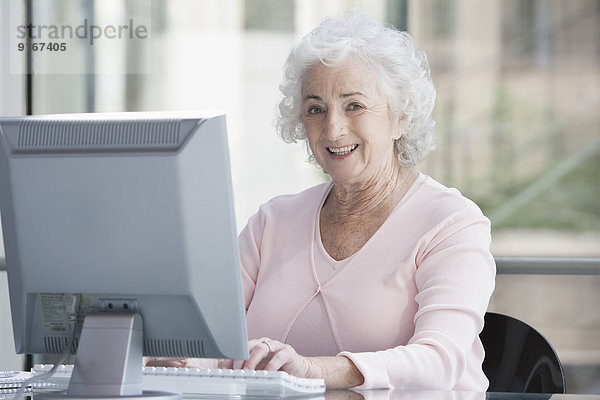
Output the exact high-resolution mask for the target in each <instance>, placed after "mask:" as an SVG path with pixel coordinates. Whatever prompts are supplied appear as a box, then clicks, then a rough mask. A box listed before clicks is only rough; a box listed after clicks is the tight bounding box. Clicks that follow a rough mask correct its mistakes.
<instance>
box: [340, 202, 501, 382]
mask: <svg viewBox="0 0 600 400" xmlns="http://www.w3.org/2000/svg"><path fill="white" fill-rule="evenodd" d="M420 243H421V247H420V248H419V250H418V253H417V257H416V260H415V263H416V266H417V270H416V273H415V283H416V285H417V289H418V294H417V296H416V301H417V304H418V311H417V313H416V314H415V317H414V322H415V331H414V335H413V336H412V338H411V339H410V340H409V342H408V344H407V345H403V346H398V347H394V348H391V349H386V350H382V351H377V352H365V353H350V352H342V353H340V355H343V356H346V357H348V358H350V359H351V360H352V361H353V362H354V364H355V365H356V366H357V367H358V368H359V370H360V371H361V372H362V374H363V375H364V378H365V382H364V384H363V385H362V386H361V387H360V388H364V389H367V388H392V387H395V388H403V389H410V388H419V389H426V388H430V389H445V390H450V389H452V390H461V387H460V385H457V382H459V381H460V382H461V383H462V384H463V385H466V386H467V387H468V388H471V389H472V388H473V387H479V388H480V390H481V391H485V390H486V389H487V381H486V379H485V376H483V375H482V372H481V360H483V349H482V347H481V344H480V343H479V340H478V338H477V335H478V334H479V332H480V331H481V329H482V327H483V315H484V314H485V311H486V308H487V305H488V301H489V298H490V296H491V293H492V291H493V289H494V276H495V263H494V260H493V258H492V256H491V254H490V252H489V244H490V224H489V221H488V219H487V218H485V217H484V216H483V215H482V214H481V212H480V211H479V210H478V209H476V208H475V207H468V208H466V209H463V210H462V211H460V212H457V213H455V214H453V215H451V216H449V217H448V218H446V219H445V220H444V221H443V222H442V223H440V224H439V225H438V226H437V227H436V228H435V229H433V230H432V231H430V232H429V233H428V235H426V236H425V237H423V238H422V240H421V241H420ZM469 358H471V359H469ZM472 358H475V359H472Z"/></svg>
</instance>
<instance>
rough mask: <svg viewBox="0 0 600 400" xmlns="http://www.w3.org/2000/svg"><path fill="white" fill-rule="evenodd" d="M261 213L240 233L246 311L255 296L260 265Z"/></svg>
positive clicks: (254, 216)
mask: <svg viewBox="0 0 600 400" xmlns="http://www.w3.org/2000/svg"><path fill="white" fill-rule="evenodd" d="M261 215H262V214H261V213H260V212H258V213H256V214H254V215H253V216H252V217H250V219H249V220H248V224H246V226H245V227H244V229H243V230H242V232H241V233H240V235H239V246H240V262H241V265H242V287H243V290H244V302H245V305H246V311H248V307H249V306H250V303H251V302H252V298H253V297H254V289H255V288H256V280H257V277H258V270H259V267H260V242H261V239H262V234H263V229H262V227H263V225H264V224H263V223H262V222H261V219H262V218H261Z"/></svg>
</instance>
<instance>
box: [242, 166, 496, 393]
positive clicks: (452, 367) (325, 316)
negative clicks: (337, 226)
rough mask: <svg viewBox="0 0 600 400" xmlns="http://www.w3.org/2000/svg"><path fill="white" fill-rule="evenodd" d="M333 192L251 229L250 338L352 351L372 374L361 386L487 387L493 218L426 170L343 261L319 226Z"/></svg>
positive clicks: (289, 204) (277, 208)
mask: <svg viewBox="0 0 600 400" xmlns="http://www.w3.org/2000/svg"><path fill="white" fill-rule="evenodd" d="M331 187H332V182H331V181H330V182H328V183H325V184H321V185H318V186H315V187H312V188H310V189H308V190H306V191H304V192H301V193H299V194H296V195H286V196H279V197H276V198H274V199H272V200H271V201H269V202H268V203H267V204H264V205H263V206H261V207H260V210H259V211H258V213H257V214H255V215H254V216H252V217H251V218H250V220H249V222H248V225H247V226H246V227H245V228H244V230H243V231H242V232H241V234H240V250H241V262H242V267H243V272H242V274H243V277H242V279H243V284H244V295H245V302H246V310H247V325H248V336H249V338H251V339H252V338H260V337H263V336H266V337H270V338H273V339H276V340H279V341H281V342H285V343H289V344H291V345H292V346H293V347H294V348H295V349H296V351H298V353H300V354H303V355H316V354H314V353H315V352H317V353H319V355H336V354H340V355H344V356H346V357H348V358H350V359H351V360H352V361H353V362H354V364H355V365H356V366H357V367H358V368H359V370H360V371H361V372H362V374H363V375H364V378H365V382H364V385H363V386H361V387H360V388H365V389H366V388H403V389H411V388H419V389H427V388H431V389H452V390H472V391H485V390H486V389H487V386H488V381H487V379H486V377H485V375H484V374H483V372H482V369H481V363H482V361H483V357H484V351H483V347H482V345H481V342H480V340H479V337H478V334H479V332H480V331H481V329H482V327H483V315H484V314H485V312H486V309H487V305H488V301H489V298H490V296H491V293H492V291H493V289H494V278H495V264H494V259H493V257H492V255H491V254H490V252H489V244H490V223H489V220H488V219H487V218H485V217H484V216H483V214H482V213H481V211H480V210H479V208H478V207H477V206H476V205H475V204H474V203H473V202H471V201H470V200H468V199H466V198H465V197H463V196H461V194H460V193H459V192H458V191H457V190H455V189H448V188H446V187H444V186H442V185H441V184H439V183H437V182H436V181H434V180H433V179H431V178H430V177H428V176H426V175H423V174H420V175H419V177H418V178H417V180H416V181H415V183H414V184H413V186H412V187H411V188H410V189H409V191H408V192H407V194H406V195H405V196H404V198H403V199H402V200H401V201H400V203H399V204H398V205H397V206H396V208H395V209H394V210H393V212H392V213H391V214H390V216H389V217H388V219H387V220H386V221H385V223H384V224H383V225H382V226H381V227H380V229H379V230H378V231H377V232H376V233H375V234H374V235H373V237H371V239H370V240H369V241H368V242H367V243H366V244H365V245H364V246H363V248H362V249H360V250H359V251H358V252H357V253H355V254H354V255H352V256H351V257H349V258H348V259H346V260H342V261H340V262H337V261H335V260H334V259H332V258H331V257H330V256H329V255H328V254H327V252H326V251H325V250H324V248H323V245H322V242H321V238H320V230H319V214H320V210H321V207H322V205H323V202H324V200H325V198H326V196H327V194H328V193H329V191H330V190H331Z"/></svg>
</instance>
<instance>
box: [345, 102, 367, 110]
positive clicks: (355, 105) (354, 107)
mask: <svg viewBox="0 0 600 400" xmlns="http://www.w3.org/2000/svg"><path fill="white" fill-rule="evenodd" d="M363 108H364V107H363V106H362V105H360V104H358V103H351V104H349V105H348V110H350V111H354V110H362V109H363Z"/></svg>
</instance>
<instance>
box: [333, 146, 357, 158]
mask: <svg viewBox="0 0 600 400" xmlns="http://www.w3.org/2000/svg"><path fill="white" fill-rule="evenodd" d="M357 147H358V145H357V144H353V145H350V146H344V147H328V148H327V151H329V152H330V153H332V154H335V155H336V156H345V155H346V154H349V153H350V152H351V151H352V150H354V149H356V148H357Z"/></svg>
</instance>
